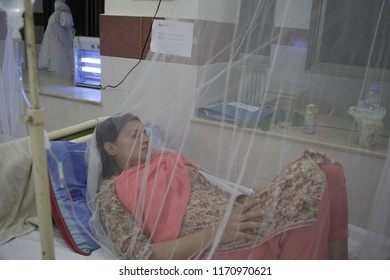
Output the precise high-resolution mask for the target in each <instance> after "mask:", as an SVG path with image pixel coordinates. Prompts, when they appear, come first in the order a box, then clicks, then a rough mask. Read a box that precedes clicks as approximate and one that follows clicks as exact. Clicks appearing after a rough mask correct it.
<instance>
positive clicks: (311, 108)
mask: <svg viewBox="0 0 390 280" xmlns="http://www.w3.org/2000/svg"><path fill="white" fill-rule="evenodd" d="M317 111H318V106H317V105H315V104H308V105H307V106H306V110H305V121H304V124H303V132H304V133H307V134H315V133H316V126H317V125H316V116H317Z"/></svg>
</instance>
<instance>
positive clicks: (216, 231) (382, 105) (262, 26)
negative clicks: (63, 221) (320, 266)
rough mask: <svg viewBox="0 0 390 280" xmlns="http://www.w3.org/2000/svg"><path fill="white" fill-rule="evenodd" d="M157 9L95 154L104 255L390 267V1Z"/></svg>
mask: <svg viewBox="0 0 390 280" xmlns="http://www.w3.org/2000/svg"><path fill="white" fill-rule="evenodd" d="M189 2H191V3H189ZM115 3H119V1H118V2H115ZM151 3H153V4H151ZM151 3H149V4H148V7H153V8H154V10H153V12H150V13H151V14H150V16H153V20H152V24H151V26H150V30H149V33H148V36H147V37H146V38H145V40H144V42H143V45H142V47H143V49H142V54H141V56H140V59H139V61H138V62H137V63H134V61H133V60H131V61H129V64H128V65H126V66H128V72H127V75H124V76H121V77H115V79H112V77H113V76H114V75H113V74H112V73H116V72H115V69H113V71H112V73H110V65H109V63H107V64H105V60H104V59H103V63H102V82H101V88H102V94H103V97H104V98H105V101H107V102H108V103H110V102H111V103H115V102H118V104H120V106H118V108H117V109H116V111H115V112H111V113H112V114H111V115H112V116H111V117H110V118H108V119H107V120H105V121H104V122H102V123H100V124H99V125H98V126H97V127H96V129H95V132H94V134H93V136H92V138H91V140H90V141H89V142H88V153H87V160H88V185H87V200H88V206H89V209H90V211H91V214H92V217H91V219H90V221H89V226H90V227H91V232H90V235H91V236H92V237H93V238H94V239H95V240H96V241H97V242H98V244H99V245H100V247H101V248H102V249H103V250H105V251H106V252H107V253H108V255H107V256H108V257H110V258H115V259H345V258H358V259H389V258H390V249H389V248H390V247H389V246H390V244H389V243H390V241H389V240H390V223H389V221H390V219H389V213H390V209H389V202H390V183H389V177H388V175H387V170H388V169H389V160H388V158H389V151H388V144H389V140H388V139H389V134H390V118H389V116H388V114H386V110H387V109H388V108H390V98H389V94H388V92H389V90H390V85H389V77H390V75H389V74H390V72H389V71H390V60H389V58H390V54H389V52H388V49H389V42H390V40H389V34H390V33H389V32H388V26H390V24H389V19H388V18H387V17H386V15H388V14H389V13H390V2H389V1H388V0H371V1H368V0H342V1H340V0H313V1H310V0H299V1H282V0H242V1H239V0H229V1H226V0H225V1H203V0H199V1H184V0H173V1H153V2H152V1H151ZM116 5H127V4H123V3H122V4H116ZM129 5H130V4H129ZM139 5H140V6H141V5H142V4H139ZM113 6H115V5H114V4H113ZM116 8H118V7H116ZM189 10H192V11H197V12H196V15H197V16H195V17H191V16H188V13H184V14H183V11H187V12H188V11H189ZM162 11H163V12H162ZM142 47H141V48H142ZM148 49H150V50H149V51H148ZM146 52H147V53H146ZM107 61H108V60H106V62H107ZM121 65H122V64H121ZM105 67H107V68H105ZM118 81H120V82H119V83H118Z"/></svg>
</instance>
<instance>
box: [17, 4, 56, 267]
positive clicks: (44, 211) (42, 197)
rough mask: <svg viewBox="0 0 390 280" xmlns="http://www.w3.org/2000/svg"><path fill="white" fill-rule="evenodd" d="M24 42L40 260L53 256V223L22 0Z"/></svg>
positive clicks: (29, 19)
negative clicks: (28, 87) (28, 83)
mask: <svg viewBox="0 0 390 280" xmlns="http://www.w3.org/2000/svg"><path fill="white" fill-rule="evenodd" d="M24 6H25V14H24V17H25V42H26V46H27V59H28V77H29V81H30V87H31V88H30V93H31V108H28V109H27V110H26V116H25V121H26V123H27V124H28V125H29V132H30V138H31V153H32V161H33V177H34V184H35V198H36V204H37V213H38V219H39V233H40V238H41V256H42V259H47V260H51V259H54V240H53V223H52V215H51V206H50V195H49V194H50V193H49V184H48V183H49V181H48V169H47V158H46V149H45V136H44V135H45V134H44V115H43V110H42V109H41V108H40V105H39V95H38V71H37V66H36V65H37V62H36V51H35V33H34V19H33V10H32V4H31V0H24Z"/></svg>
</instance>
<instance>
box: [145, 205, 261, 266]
mask: <svg viewBox="0 0 390 280" xmlns="http://www.w3.org/2000/svg"><path fill="white" fill-rule="evenodd" d="M258 203H259V202H258V200H247V202H246V203H245V204H244V205H243V207H242V208H241V209H240V210H236V211H235V212H233V213H232V215H231V216H230V218H229V220H228V222H227V223H226V226H225V227H224V229H223V233H222V236H221V240H220V243H227V242H231V241H233V240H236V239H240V238H244V239H248V240H255V239H256V238H257V236H256V235H252V234H249V233H246V232H244V231H243V230H244V229H256V228H259V227H260V226H261V224H260V223H258V222H254V221H253V219H256V218H259V217H262V216H263V215H264V211H259V210H252V208H253V207H254V206H255V205H257V204H258ZM218 227H219V224H216V225H214V226H210V227H207V228H205V229H203V230H200V231H197V232H195V233H193V234H189V235H187V236H184V237H180V238H178V239H174V240H169V241H165V242H160V243H154V244H152V245H151V250H152V255H151V257H150V258H151V259H189V258H191V257H193V256H195V255H197V254H199V253H201V252H203V251H205V250H207V249H208V248H209V247H210V246H211V244H212V242H213V240H214V237H215V234H216V232H217V230H218Z"/></svg>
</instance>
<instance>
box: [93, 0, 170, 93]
mask: <svg viewBox="0 0 390 280" xmlns="http://www.w3.org/2000/svg"><path fill="white" fill-rule="evenodd" d="M161 2H162V0H159V1H158V4H157V9H156V11H155V13H154V16H153V18H152V22H151V23H150V27H149V31H148V35H147V37H146V39H145V42H144V45H143V47H142V51H141V54H140V57H139V59H138V61H137V63H136V64H135V65H134V66H133V67H132V68H131V69H130V70H129V72H127V74H126V75H125V76H124V77H123V79H122V80H121V81H120V82H119V83H118V84H116V85H105V86H102V85H100V89H102V90H105V89H107V88H117V87H118V86H120V85H121V84H122V83H123V82H124V81H125V80H126V79H127V77H128V76H129V75H130V73H131V72H133V70H134V69H135V68H136V67H137V66H138V65H139V64H140V63H141V61H142V57H143V55H144V53H145V49H146V45H147V43H148V41H149V38H150V34H151V33H152V27H153V22H154V20H155V19H156V16H157V13H158V11H159V9H160V5H161Z"/></svg>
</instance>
